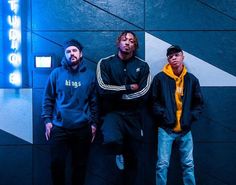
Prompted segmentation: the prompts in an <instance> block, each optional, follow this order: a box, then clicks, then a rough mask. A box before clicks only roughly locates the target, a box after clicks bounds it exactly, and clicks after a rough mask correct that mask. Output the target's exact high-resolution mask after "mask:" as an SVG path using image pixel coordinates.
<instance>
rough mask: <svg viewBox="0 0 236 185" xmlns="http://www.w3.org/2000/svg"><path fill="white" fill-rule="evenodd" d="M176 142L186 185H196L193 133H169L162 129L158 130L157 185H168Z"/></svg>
mask: <svg viewBox="0 0 236 185" xmlns="http://www.w3.org/2000/svg"><path fill="white" fill-rule="evenodd" d="M174 141H176V142H177V145H178V150H179V152H180V161H181V167H182V173H183V182H184V185H195V184H196V183H195V177H194V162H193V138H192V133H191V131H189V132H188V133H187V134H185V135H184V134H180V133H167V132H166V131H165V130H164V129H162V128H158V152H157V153H158V154H157V164H156V185H166V182H167V173H168V167H169V163H170V156H171V149H172V144H173V142H174Z"/></svg>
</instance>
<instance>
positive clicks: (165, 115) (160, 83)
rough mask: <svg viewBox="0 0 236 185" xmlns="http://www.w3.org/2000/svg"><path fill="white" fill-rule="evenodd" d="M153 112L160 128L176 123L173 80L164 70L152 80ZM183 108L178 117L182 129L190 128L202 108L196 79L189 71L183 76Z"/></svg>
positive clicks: (201, 97) (171, 126)
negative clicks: (179, 117)
mask: <svg viewBox="0 0 236 185" xmlns="http://www.w3.org/2000/svg"><path fill="white" fill-rule="evenodd" d="M151 94H152V103H153V106H152V108H153V113H154V115H155V116H156V117H157V119H158V123H159V124H160V126H161V127H162V128H171V129H172V128H174V126H175V124H176V102H175V81H174V79H172V78H171V77H169V76H168V75H166V74H165V73H164V72H160V73H158V74H157V75H156V76H155V77H154V79H153V82H152V92H151ZM182 100H183V110H182V116H181V119H180V124H181V129H182V131H188V130H190V129H191V125H192V122H193V121H195V120H197V119H198V118H199V115H200V113H201V112H202V109H203V96H202V93H201V89H200V84H199V81H198V79H197V78H196V77H195V76H194V75H193V74H191V73H187V74H186V75H185V77H184V95H183V97H182Z"/></svg>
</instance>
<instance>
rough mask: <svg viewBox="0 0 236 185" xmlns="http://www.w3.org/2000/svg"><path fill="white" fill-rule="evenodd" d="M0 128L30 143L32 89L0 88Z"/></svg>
mask: <svg viewBox="0 0 236 185" xmlns="http://www.w3.org/2000/svg"><path fill="white" fill-rule="evenodd" d="M0 105H1V107H0V118H1V123H0V129H2V130H4V131H6V132H8V133H10V134H12V135H14V136H16V137H19V138H21V139H23V140H25V141H27V142H30V143H32V138H33V137H32V89H0Z"/></svg>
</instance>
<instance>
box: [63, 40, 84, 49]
mask: <svg viewBox="0 0 236 185" xmlns="http://www.w3.org/2000/svg"><path fill="white" fill-rule="evenodd" d="M69 46H75V47H77V48H78V49H79V50H80V51H82V49H83V46H82V45H81V44H80V43H79V41H77V40H75V39H71V40H68V41H66V42H65V43H64V45H63V48H64V50H65V49H66V48H68V47H69Z"/></svg>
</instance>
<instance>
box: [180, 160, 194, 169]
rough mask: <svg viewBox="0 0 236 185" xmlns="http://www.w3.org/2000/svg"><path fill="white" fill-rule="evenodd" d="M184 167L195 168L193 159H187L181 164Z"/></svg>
mask: <svg viewBox="0 0 236 185" xmlns="http://www.w3.org/2000/svg"><path fill="white" fill-rule="evenodd" d="M181 166H182V168H184V169H185V168H194V162H193V160H191V159H188V160H185V161H183V162H182V164H181Z"/></svg>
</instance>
